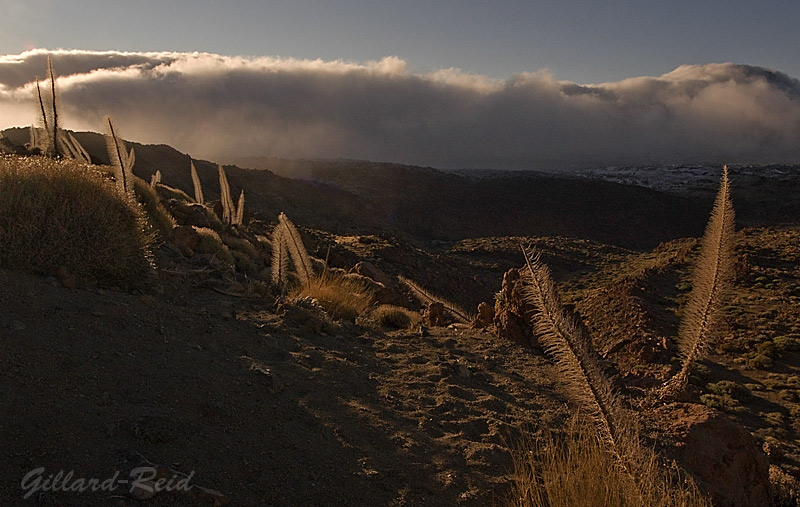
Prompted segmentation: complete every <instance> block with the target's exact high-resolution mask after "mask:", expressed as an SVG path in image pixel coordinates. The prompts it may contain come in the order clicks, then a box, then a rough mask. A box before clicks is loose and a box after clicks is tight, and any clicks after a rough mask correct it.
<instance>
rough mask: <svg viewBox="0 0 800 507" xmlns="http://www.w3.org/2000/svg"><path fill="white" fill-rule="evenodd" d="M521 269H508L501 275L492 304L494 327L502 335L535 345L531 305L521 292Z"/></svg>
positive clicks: (536, 344)
mask: <svg viewBox="0 0 800 507" xmlns="http://www.w3.org/2000/svg"><path fill="white" fill-rule="evenodd" d="M522 271H523V270H522V269H514V268H512V269H509V270H508V271H506V274H505V275H503V285H502V287H501V289H500V293H499V294H498V297H497V300H496V301H495V306H494V329H495V332H496V333H497V334H498V335H499V336H501V337H503V338H508V339H509V340H513V341H515V342H518V343H527V344H530V345H531V346H532V347H537V346H538V345H539V341H538V340H537V339H536V337H535V336H534V334H533V326H532V325H531V317H530V316H531V315H532V309H533V308H532V307H531V305H530V304H528V303H527V302H526V301H525V297H524V296H523V292H522V287H523V285H522V279H521V275H522Z"/></svg>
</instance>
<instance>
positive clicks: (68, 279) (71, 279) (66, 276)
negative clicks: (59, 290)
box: [56, 266, 77, 289]
mask: <svg viewBox="0 0 800 507" xmlns="http://www.w3.org/2000/svg"><path fill="white" fill-rule="evenodd" d="M56 279H57V280H58V283H60V284H61V286H62V287H65V288H67V289H74V288H75V285H77V279H76V278H75V275H73V274H72V273H70V272H69V270H68V269H67V268H66V267H64V266H59V268H58V270H57V271H56Z"/></svg>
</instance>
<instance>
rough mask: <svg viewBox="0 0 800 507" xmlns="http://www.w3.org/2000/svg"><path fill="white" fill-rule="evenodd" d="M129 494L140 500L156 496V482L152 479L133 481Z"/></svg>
mask: <svg viewBox="0 0 800 507" xmlns="http://www.w3.org/2000/svg"><path fill="white" fill-rule="evenodd" d="M130 495H131V497H132V498H133V499H134V500H138V501H140V502H141V501H144V500H150V499H151V498H153V497H154V496H156V483H155V482H153V481H144V482H142V483H141V484H139V483H135V484H134V485H133V487H132V488H131V491H130Z"/></svg>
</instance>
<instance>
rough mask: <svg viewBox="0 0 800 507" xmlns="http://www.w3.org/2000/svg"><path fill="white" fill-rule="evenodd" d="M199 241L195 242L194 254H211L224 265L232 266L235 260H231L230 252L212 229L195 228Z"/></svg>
mask: <svg viewBox="0 0 800 507" xmlns="http://www.w3.org/2000/svg"><path fill="white" fill-rule="evenodd" d="M194 229H195V230H196V231H197V234H198V235H199V236H200V240H199V241H198V242H197V246H196V247H195V249H194V250H195V252H197V253H201V254H211V255H213V256H215V257H216V258H217V259H219V260H220V261H221V262H223V263H224V264H228V265H230V266H232V265H234V263H235V262H236V260H235V259H234V258H233V255H232V254H231V251H230V250H229V249H228V247H227V246H225V243H223V242H222V239H220V237H219V234H217V232H216V231H215V230H213V229H209V228H208V227H195V228H194Z"/></svg>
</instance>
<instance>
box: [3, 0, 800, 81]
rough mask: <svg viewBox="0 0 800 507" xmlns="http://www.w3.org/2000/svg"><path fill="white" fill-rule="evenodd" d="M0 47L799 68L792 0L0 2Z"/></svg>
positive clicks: (567, 76)
mask: <svg viewBox="0 0 800 507" xmlns="http://www.w3.org/2000/svg"><path fill="white" fill-rule="evenodd" d="M0 13H1V14H2V16H1V17H0V54H17V53H20V52H21V51H23V50H25V49H31V48H35V47H38V48H49V49H55V48H66V49H93V50H109V49H110V50H125V51H204V52H210V53H216V54H221V55H249V56H281V57H294V58H310V59H316V58H321V59H323V60H336V59H343V60H348V61H355V62H367V61H372V60H380V59H381V58H382V57H385V56H398V57H400V58H402V59H404V60H405V61H406V62H407V63H408V65H409V68H410V70H412V71H414V72H420V73H427V72H430V71H433V70H436V69H443V68H453V67H454V68H459V69H461V70H463V71H465V72H470V73H476V74H482V75H486V76H489V77H493V78H501V79H506V78H509V77H511V76H513V75H515V74H518V73H521V72H524V71H529V72H535V71H539V70H542V69H549V70H550V71H551V72H552V73H553V74H554V75H555V77H556V78H557V79H559V80H569V81H574V82H578V83H584V84H588V83H601V82H609V81H618V80H621V79H624V78H628V77H635V76H658V75H661V74H664V73H667V72H669V71H671V70H673V69H674V68H676V67H678V66H679V65H682V64H706V63H721V62H733V63H743V64H751V65H758V66H762V67H767V68H770V69H774V70H779V71H782V72H785V73H787V74H789V75H790V76H793V77H796V78H800V57H798V50H799V49H800V30H798V26H799V25H800V2H798V1H797V0H765V1H763V2H754V1H739V0H731V1H704V2H697V1H682V0H681V1H663V0H662V1H651V0H638V1H620V0H618V1H613V2H590V1H574V0H560V1H554V0H547V1H521V0H516V1H505V2H502V1H501V2H497V1H493V2H491V1H484V0H459V1H456V0H440V1H431V0H427V1H421V0H406V1H393V2H377V1H369V0H339V1H335V2H334V1H313V2H312V1H307V0H292V1H271V2H258V1H230V2H220V1H213V2H209V1H185V0H171V1H165V0H158V1H153V0H144V1H130V0H127V1H116V0H110V1H104V2H96V1H89V0H72V1H70V2H65V1H63V0H24V1H23V0H0Z"/></svg>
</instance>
